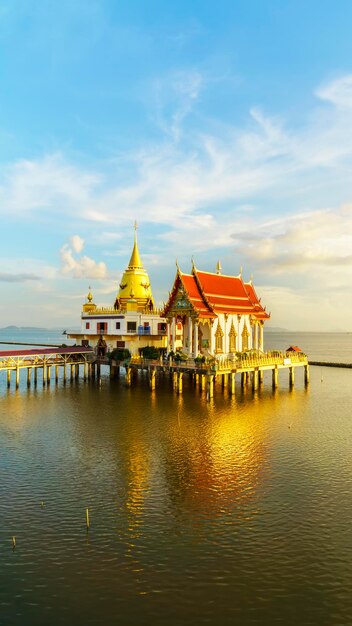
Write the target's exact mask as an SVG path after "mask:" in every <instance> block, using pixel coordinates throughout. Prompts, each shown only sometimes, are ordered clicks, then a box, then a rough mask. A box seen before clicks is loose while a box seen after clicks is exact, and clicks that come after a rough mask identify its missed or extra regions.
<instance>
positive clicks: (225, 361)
mask: <svg viewBox="0 0 352 626" xmlns="http://www.w3.org/2000/svg"><path fill="white" fill-rule="evenodd" d="M129 363H130V364H131V365H140V366H141V367H148V366H149V365H150V366H157V365H159V366H160V365H162V366H164V367H168V366H170V367H174V368H175V367H176V368H180V369H202V370H212V369H214V370H215V371H218V372H220V371H224V370H235V369H244V368H257V367H264V366H265V365H274V366H275V365H290V364H291V363H292V364H295V363H305V364H307V363H308V358H307V356H306V355H305V354H303V353H299V354H295V353H293V354H292V353H290V352H277V353H276V352H275V354H273V353H272V352H266V353H263V354H260V355H251V354H249V353H247V354H246V353H244V354H243V356H242V357H234V358H232V359H231V358H218V359H214V360H208V361H206V362H205V363H196V362H195V360H194V359H184V360H180V361H176V360H165V359H143V358H142V357H139V356H134V357H132V358H131V359H130V361H129Z"/></svg>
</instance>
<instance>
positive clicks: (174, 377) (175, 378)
mask: <svg viewBox="0 0 352 626" xmlns="http://www.w3.org/2000/svg"><path fill="white" fill-rule="evenodd" d="M172 386H173V388H174V389H177V371H176V370H174V371H173V372H172Z"/></svg>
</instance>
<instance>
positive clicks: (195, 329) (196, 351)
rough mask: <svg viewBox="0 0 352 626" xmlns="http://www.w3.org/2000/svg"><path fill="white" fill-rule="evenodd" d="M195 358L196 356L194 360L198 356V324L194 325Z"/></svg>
mask: <svg viewBox="0 0 352 626" xmlns="http://www.w3.org/2000/svg"><path fill="white" fill-rule="evenodd" d="M193 356H194V358H196V356H198V324H197V322H196V323H195V324H194V345H193Z"/></svg>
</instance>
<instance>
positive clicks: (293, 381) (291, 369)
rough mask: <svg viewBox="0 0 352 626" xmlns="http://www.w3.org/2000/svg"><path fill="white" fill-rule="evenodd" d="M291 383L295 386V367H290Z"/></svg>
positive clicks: (291, 385)
mask: <svg viewBox="0 0 352 626" xmlns="http://www.w3.org/2000/svg"><path fill="white" fill-rule="evenodd" d="M289 383H290V387H293V386H294V384H295V368H294V367H289Z"/></svg>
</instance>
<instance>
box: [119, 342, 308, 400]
mask: <svg viewBox="0 0 352 626" xmlns="http://www.w3.org/2000/svg"><path fill="white" fill-rule="evenodd" d="M119 365H120V364H119V363H115V362H112V363H111V367H110V375H111V377H112V378H114V377H115V376H118V375H119V369H120V368H119ZM124 367H125V368H126V382H127V385H132V382H133V381H136V380H137V375H138V371H146V372H147V374H148V378H149V387H150V389H151V390H154V389H155V388H156V381H157V378H158V376H160V375H162V374H164V375H165V374H169V375H170V377H171V378H172V381H173V387H174V388H175V389H176V390H177V392H178V393H182V389H183V379H184V376H185V375H189V376H190V377H191V379H192V380H193V381H194V383H195V384H196V385H197V384H198V385H199V386H200V388H201V389H203V390H205V391H206V394H207V398H208V399H210V398H212V397H213V395H214V386H215V383H216V382H221V385H222V388H225V387H229V391H230V393H232V394H234V393H235V383H236V376H238V375H239V376H240V377H241V385H242V386H243V387H244V386H245V385H247V384H249V383H251V384H252V387H253V389H254V390H255V389H257V388H258V386H259V385H260V384H261V383H262V382H263V379H264V372H265V371H270V372H271V375H272V386H273V388H274V389H275V388H277V387H278V375H279V370H281V369H285V370H287V371H288V374H289V384H290V386H291V387H293V385H294V383H295V369H296V368H300V369H302V370H303V372H304V383H305V385H308V383H309V363H308V359H307V357H306V356H305V355H303V354H291V353H277V354H275V355H273V354H272V353H267V354H263V355H260V356H252V355H250V356H247V355H245V354H244V355H243V358H241V359H236V360H233V359H219V360H218V361H216V363H214V364H208V363H207V364H198V363H195V361H194V360H193V359H191V360H189V361H178V362H175V361H168V362H163V361H156V360H144V359H138V358H135V359H131V360H130V361H128V362H126V363H125V364H124Z"/></svg>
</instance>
